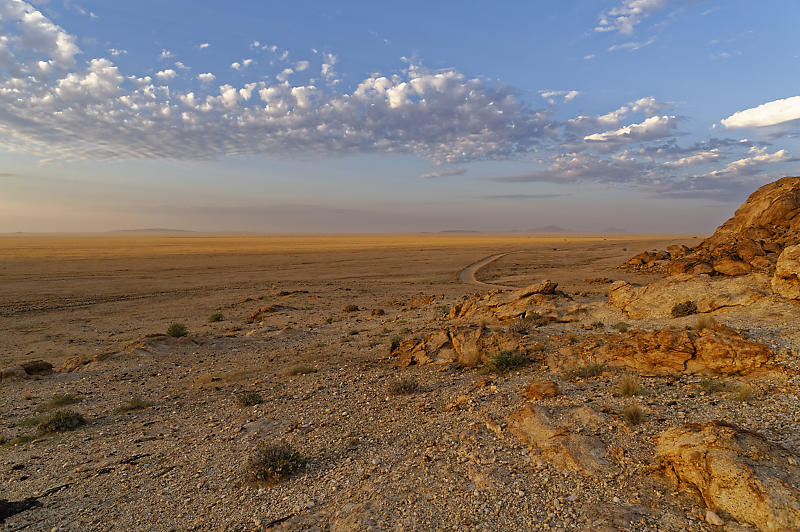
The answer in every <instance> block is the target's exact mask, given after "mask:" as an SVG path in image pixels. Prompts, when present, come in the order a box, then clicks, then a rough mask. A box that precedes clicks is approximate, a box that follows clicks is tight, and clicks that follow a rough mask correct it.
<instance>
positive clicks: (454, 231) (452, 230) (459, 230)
mask: <svg viewBox="0 0 800 532" xmlns="http://www.w3.org/2000/svg"><path fill="white" fill-rule="evenodd" d="M439 232H440V233H480V231H475V230H472V229H445V230H444V231H439Z"/></svg>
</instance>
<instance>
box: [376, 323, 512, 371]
mask: <svg viewBox="0 0 800 532" xmlns="http://www.w3.org/2000/svg"><path fill="white" fill-rule="evenodd" d="M526 343H527V340H526V339H525V338H521V337H519V336H517V335H514V334H511V333H506V332H500V331H491V330H489V329H486V328H484V327H463V328H445V329H441V330H439V331H436V332H434V333H431V334H428V335H426V336H424V337H421V338H410V339H408V340H403V341H401V342H399V343H397V344H396V345H393V346H392V351H391V354H392V356H393V357H395V358H396V359H397V363H398V365H399V366H400V367H402V368H404V367H407V366H410V365H412V364H419V365H424V364H456V363H458V364H462V365H465V366H475V365H478V364H482V363H484V362H486V359H487V358H488V357H489V356H490V355H492V354H494V353H497V352H499V351H503V350H515V349H516V350H520V351H522V352H527V351H528V349H527V345H526Z"/></svg>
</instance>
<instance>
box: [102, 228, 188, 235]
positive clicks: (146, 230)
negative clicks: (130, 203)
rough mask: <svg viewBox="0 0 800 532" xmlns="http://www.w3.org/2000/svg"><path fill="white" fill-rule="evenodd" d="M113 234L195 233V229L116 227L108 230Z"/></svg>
mask: <svg viewBox="0 0 800 532" xmlns="http://www.w3.org/2000/svg"><path fill="white" fill-rule="evenodd" d="M109 233H113V234H126V235H131V234H137V235H172V234H182V233H197V231H187V230H186V229H165V228H163V227H150V228H144V229H117V230H116V231H109Z"/></svg>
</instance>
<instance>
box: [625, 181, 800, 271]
mask: <svg viewBox="0 0 800 532" xmlns="http://www.w3.org/2000/svg"><path fill="white" fill-rule="evenodd" d="M798 214H800V177H784V178H782V179H779V180H777V181H775V182H773V183H768V184H766V185H764V186H763V187H761V188H759V189H758V190H756V191H755V192H753V194H751V195H750V197H749V198H747V201H745V202H744V204H742V206H741V207H739V209H737V210H736V213H735V214H734V215H733V217H732V218H731V219H729V220H728V221H726V222H725V223H724V224H722V225H721V226H719V227H718V228H717V230H716V231H715V232H714V234H713V235H711V236H710V237H708V238H707V239H705V240H703V241H702V242H701V243H700V244H698V245H697V246H695V247H694V248H692V249H689V248H686V247H685V246H670V247H669V248H667V250H666V251H645V252H644V253H640V254H639V255H636V256H634V257H631V258H630V259H629V260H628V262H627V263H625V264H624V265H623V267H627V268H631V269H635V270H640V271H642V270H645V271H666V272H667V273H669V274H670V275H681V274H689V275H703V274H708V275H722V276H738V275H747V274H748V273H750V272H761V273H766V274H771V273H772V272H773V270H774V269H775V263H776V262H777V260H778V255H779V254H780V253H781V251H783V249H784V248H785V247H787V246H791V245H795V244H797V243H800V216H798Z"/></svg>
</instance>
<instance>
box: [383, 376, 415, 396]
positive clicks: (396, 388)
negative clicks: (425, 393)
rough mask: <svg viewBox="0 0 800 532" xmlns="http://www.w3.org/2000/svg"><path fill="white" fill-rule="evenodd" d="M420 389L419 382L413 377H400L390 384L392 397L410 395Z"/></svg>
mask: <svg viewBox="0 0 800 532" xmlns="http://www.w3.org/2000/svg"><path fill="white" fill-rule="evenodd" d="M418 389H419V382H417V380H416V379H414V378H413V377H400V378H399V379H396V380H394V381H392V382H391V383H389V393H391V394H392V395H410V394H412V393H414V392H416V391H417V390H418Z"/></svg>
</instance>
